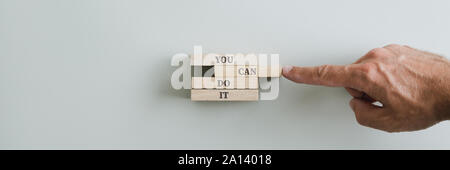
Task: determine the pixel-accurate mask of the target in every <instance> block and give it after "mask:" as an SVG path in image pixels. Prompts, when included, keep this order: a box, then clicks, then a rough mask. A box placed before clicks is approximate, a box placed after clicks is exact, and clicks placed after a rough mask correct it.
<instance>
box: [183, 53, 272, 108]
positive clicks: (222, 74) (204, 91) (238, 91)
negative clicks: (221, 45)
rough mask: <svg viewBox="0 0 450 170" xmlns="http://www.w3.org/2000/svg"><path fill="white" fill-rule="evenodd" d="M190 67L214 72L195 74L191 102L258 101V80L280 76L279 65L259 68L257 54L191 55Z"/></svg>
mask: <svg viewBox="0 0 450 170" xmlns="http://www.w3.org/2000/svg"><path fill="white" fill-rule="evenodd" d="M191 66H194V67H201V69H204V68H205V67H208V66H209V67H211V66H212V67H213V68H212V69H213V70H214V75H213V76H212V77H204V76H203V73H201V75H200V76H199V75H195V74H194V76H193V77H192V89H191V100H193V101H257V100H259V83H258V82H259V81H258V78H259V77H279V76H280V74H281V68H280V67H279V66H278V65H276V66H267V65H266V66H259V65H258V57H257V56H256V55H245V56H244V55H242V54H237V55H218V54H208V55H206V56H204V57H201V58H195V56H194V57H192V58H191ZM194 69H195V68H194ZM197 69H198V68H197ZM194 72H195V71H194Z"/></svg>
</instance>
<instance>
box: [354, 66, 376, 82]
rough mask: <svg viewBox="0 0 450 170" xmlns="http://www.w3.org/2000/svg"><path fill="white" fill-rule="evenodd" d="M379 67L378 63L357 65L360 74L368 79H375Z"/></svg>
mask: <svg viewBox="0 0 450 170" xmlns="http://www.w3.org/2000/svg"><path fill="white" fill-rule="evenodd" d="M379 68H381V65H380V64H379V63H364V64H362V65H361V67H359V71H360V72H361V74H362V75H361V76H362V77H363V78H365V79H366V80H368V81H371V82H373V81H375V79H376V75H377V71H378V70H379Z"/></svg>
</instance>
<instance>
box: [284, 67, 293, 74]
mask: <svg viewBox="0 0 450 170" xmlns="http://www.w3.org/2000/svg"><path fill="white" fill-rule="evenodd" d="M292 68H293V67H292V66H283V75H287V73H289V71H291V70H292Z"/></svg>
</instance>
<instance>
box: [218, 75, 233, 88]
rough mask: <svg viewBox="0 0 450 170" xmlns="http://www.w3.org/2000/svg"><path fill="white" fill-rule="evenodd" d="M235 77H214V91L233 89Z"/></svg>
mask: <svg viewBox="0 0 450 170" xmlns="http://www.w3.org/2000/svg"><path fill="white" fill-rule="evenodd" d="M235 80H236V77H216V78H215V84H214V87H215V88H216V89H235V88H236V81H235Z"/></svg>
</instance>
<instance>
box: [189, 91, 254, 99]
mask: <svg viewBox="0 0 450 170" xmlns="http://www.w3.org/2000/svg"><path fill="white" fill-rule="evenodd" d="M258 99H259V91H258V90H199V89H192V90H191V100H192V101H257V100H258Z"/></svg>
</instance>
